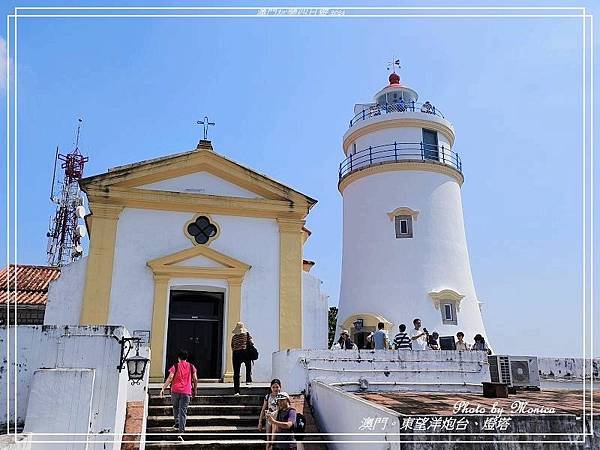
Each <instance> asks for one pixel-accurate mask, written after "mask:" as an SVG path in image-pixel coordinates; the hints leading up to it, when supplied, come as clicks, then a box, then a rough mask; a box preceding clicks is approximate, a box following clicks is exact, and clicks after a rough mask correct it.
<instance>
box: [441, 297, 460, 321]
mask: <svg viewBox="0 0 600 450" xmlns="http://www.w3.org/2000/svg"><path fill="white" fill-rule="evenodd" d="M441 309H442V323H444V324H448V325H457V324H458V321H457V320H456V305H455V304H454V302H449V301H448V302H444V303H442V308H441Z"/></svg>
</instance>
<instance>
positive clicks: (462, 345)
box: [456, 331, 469, 352]
mask: <svg viewBox="0 0 600 450" xmlns="http://www.w3.org/2000/svg"><path fill="white" fill-rule="evenodd" d="M456 338H457V339H458V341H456V350H458V351H459V352H466V351H467V350H469V344H467V343H466V342H465V341H464V340H463V339H464V338H465V333H463V332H462V331H459V332H458V333H456Z"/></svg>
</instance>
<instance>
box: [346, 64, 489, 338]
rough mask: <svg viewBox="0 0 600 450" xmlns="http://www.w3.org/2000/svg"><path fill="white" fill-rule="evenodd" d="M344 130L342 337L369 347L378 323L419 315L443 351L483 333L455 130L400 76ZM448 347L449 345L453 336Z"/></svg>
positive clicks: (409, 324)
mask: <svg viewBox="0 0 600 450" xmlns="http://www.w3.org/2000/svg"><path fill="white" fill-rule="evenodd" d="M354 114H355V115H354V117H353V119H352V120H351V121H350V126H349V128H348V131H347V132H346V133H345V134H344V139H343V150H344V155H345V159H344V160H343V162H342V163H341V164H340V170H339V185H338V187H339V191H340V193H341V194H342V196H343V199H344V200H343V204H344V216H343V217H344V219H343V221H344V234H343V251H342V279H341V292H340V302H339V312H338V322H337V323H338V333H339V330H341V329H347V330H349V331H350V335H351V337H352V338H353V340H354V341H355V342H356V343H357V344H358V345H359V348H360V347H362V346H363V345H364V341H365V338H366V335H367V334H368V333H370V332H371V331H372V330H374V329H376V326H377V323H378V322H383V323H384V324H385V328H386V329H387V330H389V331H390V335H391V336H393V335H394V333H396V332H397V330H398V325H399V324H401V323H404V324H406V328H407V331H409V330H411V329H412V328H413V319H414V318H420V319H421V321H422V323H423V326H424V327H425V328H427V330H428V331H429V332H430V333H431V332H433V331H437V332H438V333H439V335H440V337H441V338H444V337H446V339H441V341H442V344H443V345H444V347H446V345H448V343H449V341H450V338H451V337H453V336H455V335H456V333H457V332H458V331H462V332H464V333H465V340H466V341H468V342H472V340H473V336H474V335H475V334H477V333H480V334H482V335H483V336H485V337H487V336H486V334H485V330H484V326H483V320H482V317H481V311H480V302H479V301H478V299H477V296H476V294H475V287H474V285H473V279H472V276H471V267H470V264H469V254H468V251H467V242H466V237H465V226H464V221H463V211H462V201H461V192H460V190H461V186H462V184H463V181H464V177H463V171H462V163H461V159H460V158H459V156H458V153H457V151H456V150H455V149H454V139H455V133H454V127H453V126H452V124H451V123H450V121H449V120H448V119H447V118H446V117H444V115H442V113H441V112H440V111H439V110H438V109H437V108H436V107H435V106H434V105H433V104H431V103H430V102H428V101H426V102H418V95H417V93H416V92H415V91H414V90H412V89H410V88H408V87H406V86H403V85H402V84H401V82H400V77H399V76H398V74H396V73H395V72H394V73H392V74H391V75H390V77H389V84H388V85H387V86H386V87H384V88H383V89H382V90H381V91H379V92H378V93H377V94H376V95H375V97H374V102H372V103H367V104H357V105H355V107H354ZM450 344H451V342H450Z"/></svg>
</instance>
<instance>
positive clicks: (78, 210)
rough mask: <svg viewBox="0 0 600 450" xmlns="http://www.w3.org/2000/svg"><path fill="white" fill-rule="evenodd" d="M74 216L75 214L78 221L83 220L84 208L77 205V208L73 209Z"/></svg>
mask: <svg viewBox="0 0 600 450" xmlns="http://www.w3.org/2000/svg"><path fill="white" fill-rule="evenodd" d="M75 214H77V217H79V218H80V219H83V218H84V217H85V208H84V207H83V206H81V205H79V206H78V207H77V208H75Z"/></svg>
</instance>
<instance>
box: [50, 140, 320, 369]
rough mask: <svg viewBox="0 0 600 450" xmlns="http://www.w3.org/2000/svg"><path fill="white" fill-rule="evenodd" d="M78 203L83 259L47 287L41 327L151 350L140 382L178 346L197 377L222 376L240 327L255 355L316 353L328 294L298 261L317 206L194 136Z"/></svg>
mask: <svg viewBox="0 0 600 450" xmlns="http://www.w3.org/2000/svg"><path fill="white" fill-rule="evenodd" d="M80 185H81V188H82V190H83V191H84V192H85V193H86V195H87V199H88V202H89V209H90V212H91V213H90V214H89V215H88V216H87V217H86V224H87V227H88V231H89V234H90V247H89V255H88V256H87V257H85V258H82V259H81V260H80V261H77V262H75V263H72V264H70V265H69V266H66V267H64V268H63V269H62V274H61V277H60V278H59V279H58V280H57V281H56V282H54V283H53V284H52V285H51V287H50V290H49V299H48V305H47V309H46V316H45V321H44V323H45V324H47V325H65V324H81V325H123V326H125V327H126V328H127V329H128V330H129V331H130V332H131V333H132V334H133V335H134V336H138V337H141V338H142V340H146V341H147V342H148V343H149V345H150V349H151V362H150V376H151V381H159V380H162V379H163V378H164V375H165V371H166V369H167V368H168V367H170V364H171V363H172V362H174V361H175V358H176V356H175V355H176V353H177V351H178V350H179V349H186V350H188V351H189V352H190V355H191V356H190V360H191V361H193V362H194V363H195V364H196V365H197V367H198V372H199V377H200V378H201V379H204V380H221V381H230V380H231V379H232V376H233V368H232V362H231V346H230V339H231V332H232V330H233V328H234V327H235V325H236V323H237V322H238V321H243V322H244V323H245V325H246V327H247V328H248V329H249V331H250V333H251V335H252V337H253V338H254V341H255V343H256V346H257V347H258V349H259V351H260V353H261V357H260V358H259V360H258V361H257V362H256V364H255V367H254V369H253V375H254V379H255V380H256V381H267V380H269V379H270V377H271V358H270V355H271V354H272V353H273V352H275V351H278V350H283V349H287V348H326V345H327V298H326V296H325V295H324V294H323V293H322V292H321V287H320V286H321V281H320V280H319V279H318V278H316V277H314V276H313V275H312V274H309V273H308V270H309V269H310V268H311V267H312V264H311V262H308V261H305V260H304V259H303V246H304V243H305V242H306V240H307V239H308V236H309V235H310V231H309V230H308V229H307V228H305V226H304V225H305V220H306V217H307V215H308V214H309V212H310V210H311V208H312V207H313V206H314V205H315V204H316V202H317V201H316V200H315V199H313V198H311V197H309V196H307V195H305V194H302V193H300V192H298V191H296V190H294V189H292V188H290V187H288V186H285V185H283V184H281V183H279V182H277V181H274V180H273V179H271V178H269V177H267V176H265V175H263V174H260V173H258V172H256V171H254V170H252V169H249V168H247V167H244V166H242V165H240V164H238V163H236V162H234V161H232V160H231V159H229V158H226V157H224V156H222V155H220V154H218V153H217V152H215V151H214V150H213V148H212V144H211V142H210V141H206V140H203V141H200V143H199V144H198V146H197V148H196V149H194V150H191V151H187V152H184V153H179V154H176V155H171V156H165V157H161V158H157V159H152V160H147V161H142V162H138V163H134V164H129V165H124V166H120V167H116V168H113V169H110V170H109V171H108V172H106V173H103V174H99V175H95V176H91V177H88V178H84V179H82V180H81V182H80Z"/></svg>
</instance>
